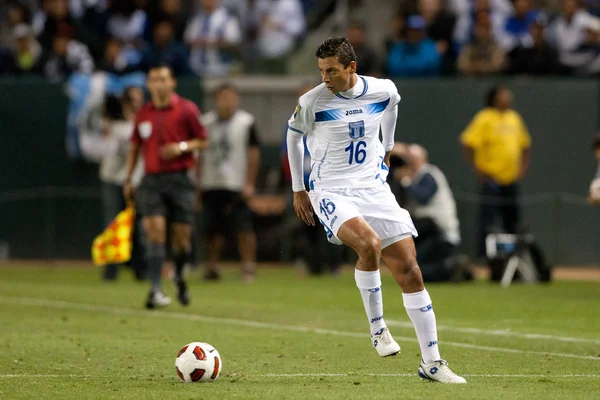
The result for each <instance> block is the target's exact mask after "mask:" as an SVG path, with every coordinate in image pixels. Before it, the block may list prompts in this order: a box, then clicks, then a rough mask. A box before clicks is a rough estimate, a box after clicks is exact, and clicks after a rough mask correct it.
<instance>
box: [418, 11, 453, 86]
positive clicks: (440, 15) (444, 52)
mask: <svg viewBox="0 0 600 400" xmlns="http://www.w3.org/2000/svg"><path fill="white" fill-rule="evenodd" d="M418 11H419V14H420V15H421V16H422V17H423V19H424V20H425V23H426V24H427V36H429V38H431V39H432V40H433V41H435V45H436V47H437V50H438V53H439V54H440V55H441V56H442V73H443V74H451V73H453V72H455V70H456V51H455V46H454V37H453V36H454V27H455V24H456V17H455V16H454V15H452V14H450V13H449V12H447V11H445V10H444V9H443V5H442V0H419V1H418Z"/></svg>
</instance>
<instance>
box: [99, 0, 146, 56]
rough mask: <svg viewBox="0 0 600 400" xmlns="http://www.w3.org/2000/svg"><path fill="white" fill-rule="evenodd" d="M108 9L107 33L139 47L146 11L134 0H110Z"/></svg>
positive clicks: (142, 35)
mask: <svg viewBox="0 0 600 400" xmlns="http://www.w3.org/2000/svg"><path fill="white" fill-rule="evenodd" d="M109 10H110V12H111V16H110V18H109V19H108V26H107V28H108V34H109V35H110V36H112V37H114V38H117V39H119V40H121V41H122V42H123V43H125V44H126V45H133V46H135V47H138V48H139V47H141V45H142V39H143V37H144V29H145V26H146V23H147V18H146V12H145V11H144V10H141V9H139V8H138V6H137V3H136V0H117V1H112V2H111V6H110V8H109Z"/></svg>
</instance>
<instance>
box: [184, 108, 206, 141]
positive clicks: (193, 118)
mask: <svg viewBox="0 0 600 400" xmlns="http://www.w3.org/2000/svg"><path fill="white" fill-rule="evenodd" d="M188 104H189V106H188V107H187V108H188V110H187V121H188V127H189V128H190V132H189V133H190V138H192V139H206V138H207V135H206V128H204V125H202V118H201V115H200V110H199V109H198V106H196V105H195V104H194V103H192V102H190V103H188Z"/></svg>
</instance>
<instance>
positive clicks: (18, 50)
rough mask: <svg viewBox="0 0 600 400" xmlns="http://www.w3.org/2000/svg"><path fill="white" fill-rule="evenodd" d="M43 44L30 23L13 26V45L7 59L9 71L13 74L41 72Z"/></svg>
mask: <svg viewBox="0 0 600 400" xmlns="http://www.w3.org/2000/svg"><path fill="white" fill-rule="evenodd" d="M42 56H43V51H42V46H40V44H39V43H38V41H37V40H36V39H35V37H34V36H33V30H32V28H31V27H30V26H29V25H25V24H19V25H17V26H15V27H14V28H13V45H12V47H11V49H10V53H9V55H8V59H7V65H8V68H7V71H5V72H8V73H11V74H16V75H20V74H41V73H42Z"/></svg>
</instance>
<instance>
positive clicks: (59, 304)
mask: <svg viewBox="0 0 600 400" xmlns="http://www.w3.org/2000/svg"><path fill="white" fill-rule="evenodd" d="M0 303H3V304H15V305H20V306H33V307H45V308H56V309H63V310H78V311H93V312H103V313H107V314H113V315H129V316H137V317H154V318H169V319H177V320H186V321H200V322H210V323H217V324H227V325H232V326H244V327H249V328H261V329H271V330H279V331H291V332H305V333H316V334H319V335H332V336H343V337H353V338H360V339H366V338H367V337H368V335H366V334H363V333H358V332H346V331H338V330H332V329H320V328H309V327H305V326H298V325H283V324H275V323H268V322H260V321H252V320H245V319H233V318H222V317H208V316H203V315H196V314H186V313H180V312H163V311H145V310H136V309H132V308H121V307H111V306H105V305H100V304H82V303H71V302H67V301H54V300H48V299H35V298H29V297H2V296H0ZM394 338H395V339H396V340H397V341H400V342H415V341H416V339H415V338H414V337H403V336H394ZM442 345H443V346H450V347H459V348H465V349H472V350H481V351H493V352H501V353H514V354H530V355H540V356H546V357H547V356H551V357H563V358H574V359H579V360H593V361H600V357H595V356H584V355H579V354H571V353H555V352H549V351H529V350H521V349H511V348H505V347H492V346H479V345H475V344H469V343H460V342H447V341H443V342H442Z"/></svg>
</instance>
